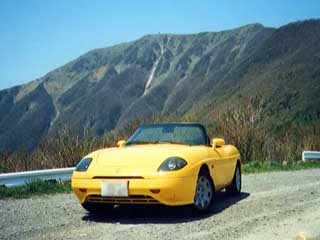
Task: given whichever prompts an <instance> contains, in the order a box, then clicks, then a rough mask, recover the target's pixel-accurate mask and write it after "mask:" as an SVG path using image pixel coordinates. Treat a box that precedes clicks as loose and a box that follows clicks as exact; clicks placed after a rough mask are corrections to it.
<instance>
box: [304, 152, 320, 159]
mask: <svg viewBox="0 0 320 240" xmlns="http://www.w3.org/2000/svg"><path fill="white" fill-rule="evenodd" d="M306 159H320V152H317V151H303V152H302V161H306Z"/></svg>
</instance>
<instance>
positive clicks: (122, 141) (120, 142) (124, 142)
mask: <svg viewBox="0 0 320 240" xmlns="http://www.w3.org/2000/svg"><path fill="white" fill-rule="evenodd" d="M124 145H126V140H120V141H118V142H117V146H118V147H119V148H122V147H124Z"/></svg>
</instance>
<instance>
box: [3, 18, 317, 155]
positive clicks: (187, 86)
mask: <svg viewBox="0 0 320 240" xmlns="http://www.w3.org/2000/svg"><path fill="white" fill-rule="evenodd" d="M255 99H263V108H264V112H265V115H266V116H267V117H266V124H267V125H268V126H269V127H270V126H271V127H275V128H277V127H281V126H284V125H286V124H288V123H292V122H299V123H303V124H308V123H311V122H318V121H319V120H320V20H307V21H302V22H295V23H290V24H288V25H285V26H282V27H280V28H277V29H276V28H268V27H264V26H263V25H261V24H250V25H246V26H243V27H240V28H236V29H232V30H227V31H221V32H203V33H198V34H186V35H176V34H156V35H147V36H144V37H142V38H141V39H138V40H136V41H132V42H128V43H123V44H119V45H116V46H112V47H107V48H102V49H96V50H93V51H90V52H88V53H86V54H84V55H82V56H80V57H79V58H77V59H75V60H74V61H72V62H70V63H68V64H66V65H64V66H62V67H60V68H58V69H56V70H54V71H52V72H49V73H48V74H46V75H45V76H44V77H42V78H40V79H37V80H34V81H32V82H30V83H28V84H25V85H21V86H17V87H13V88H10V89H5V90H2V91H0V149H2V150H17V149H27V150H31V149H33V148H34V147H35V146H36V145H37V143H39V141H40V140H41V138H42V137H44V136H46V135H48V134H52V133H54V132H56V131H57V129H59V128H61V127H62V126H67V127H68V128H70V129H72V130H73V131H74V132H76V133H78V134H80V135H82V134H83V133H84V132H85V131H90V132H91V133H93V134H96V135H102V134H104V133H106V132H108V131H110V130H112V129H114V128H117V127H119V126H121V125H122V124H124V123H125V122H127V121H130V120H133V119H135V118H141V117H148V116H151V115H154V114H167V115H169V114H172V113H175V114H185V113H188V112H197V113H198V114H204V115H205V114H206V113H205V111H201V109H204V106H210V108H215V107H221V106H222V107H223V106H232V105H235V106H236V105H237V104H239V103H241V102H242V103H246V102H249V101H251V102H252V101H255ZM199 109H200V110H199Z"/></svg>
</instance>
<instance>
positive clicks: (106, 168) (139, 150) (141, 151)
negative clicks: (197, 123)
mask: <svg viewBox="0 0 320 240" xmlns="http://www.w3.org/2000/svg"><path fill="white" fill-rule="evenodd" d="M204 148H205V147H204V146H188V145H178V144H145V145H133V146H126V147H123V148H107V149H102V150H99V151H97V152H95V154H94V155H93V159H94V160H93V161H92V163H91V165H90V167H89V169H88V173H90V175H92V177H104V176H136V177H147V176H149V175H154V174H155V173H157V170H158V168H159V166H160V164H161V163H162V162H163V161H164V160H166V159H167V158H168V157H173V156H179V157H182V158H185V159H186V160H187V156H191V155H193V154H196V155H203V154H199V153H200V152H201V153H204ZM190 154H191V155H190Z"/></svg>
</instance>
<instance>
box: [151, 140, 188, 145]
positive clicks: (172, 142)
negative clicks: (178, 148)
mask: <svg viewBox="0 0 320 240" xmlns="http://www.w3.org/2000/svg"><path fill="white" fill-rule="evenodd" d="M156 143H171V144H180V145H188V146H192V144H190V143H182V142H174V141H157V142H156Z"/></svg>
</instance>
